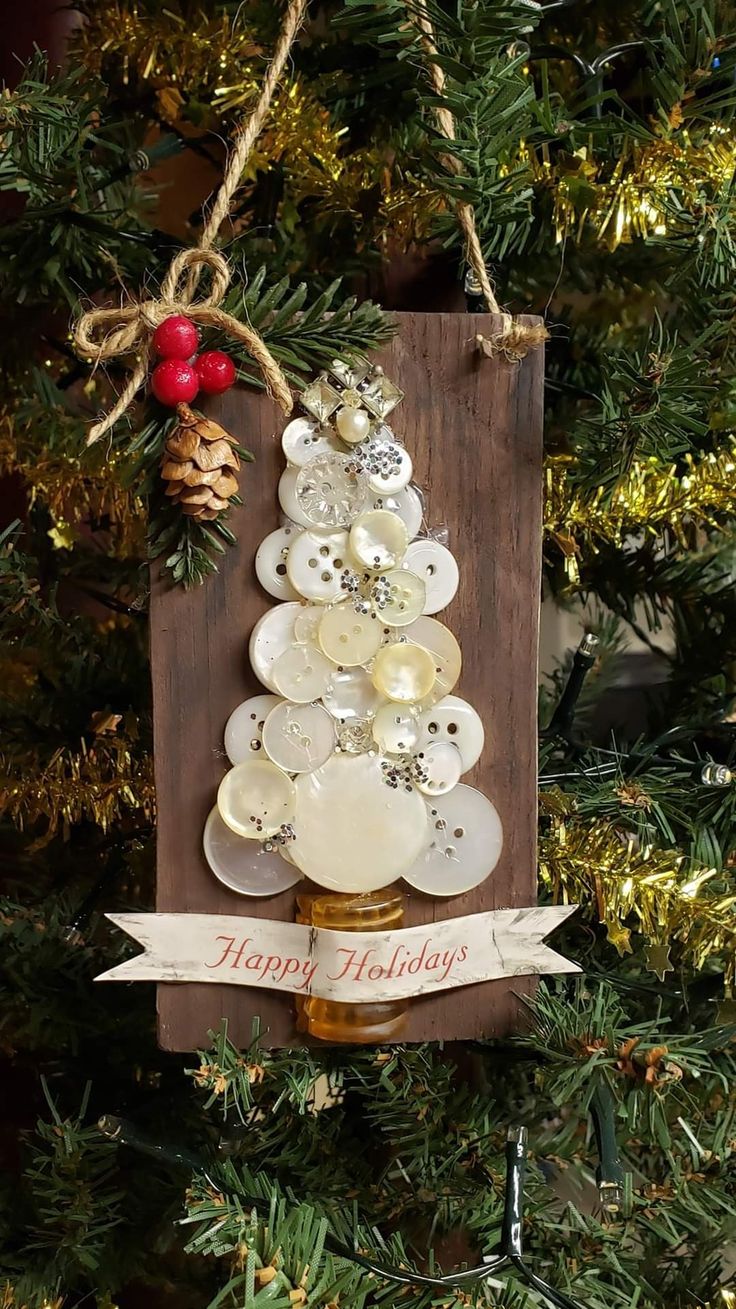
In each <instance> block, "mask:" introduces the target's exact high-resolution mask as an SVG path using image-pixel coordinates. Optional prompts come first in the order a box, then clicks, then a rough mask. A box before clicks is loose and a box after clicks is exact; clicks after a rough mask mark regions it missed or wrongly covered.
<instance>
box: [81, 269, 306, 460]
mask: <svg viewBox="0 0 736 1309" xmlns="http://www.w3.org/2000/svg"><path fill="white" fill-rule="evenodd" d="M205 269H206V270H207V271H208V273H209V275H210V289H209V293H208V294H207V295H205V296H202V297H201V298H199V299H196V300H195V299H194V296H195V294H196V290H197V285H198V283H199V279H200V277H201V275H202V273H203V272H204V270H205ZM229 285H230V268H229V265H228V262H227V260H226V259H225V257H224V256H223V255H222V254H220V252H219V251H218V250H212V249H208V250H204V249H201V248H199V247H196V248H194V249H188V250H180V251H179V253H178V254H177V255H175V256H174V258H173V259H172V261H171V264H170V266H169V269H168V271H167V273H166V276H165V277H164V280H163V282H162V283H161V292H160V294H159V296H158V297H157V298H156V299H149V300H136V301H133V302H132V303H131V304H128V305H121V306H120V307H119V308H117V309H90V310H88V311H87V313H86V314H83V315H82V317H81V318H80V319H79V320H78V321H77V323H76V324H75V327H74V345H75V347H76V350H77V352H78V353H79V354H80V355H84V356H86V357H87V358H89V359H91V361H92V364H93V367H97V365H98V364H100V363H102V362H103V360H106V359H116V358H119V357H120V356H122V355H130V354H135V355H136V363H135V367H134V368H133V370H132V372H131V374H130V377H129V379H128V381H127V383H126V385H125V388H124V390H123V391H122V393H121V395H120V396H119V398H118V400H117V401H116V403H115V404H114V405H113V407H112V409H111V410H110V411H109V413H107V414H105V416H104V418H102V419H100V421H99V422H98V423H95V424H94V425H93V426H92V427H91V428H90V430H89V434H88V436H87V445H93V444H94V442H95V441H99V439H100V437H101V436H104V434H105V432H108V431H109V430H110V428H111V427H112V426H113V424H114V423H116V422H117V420H118V418H120V417H121V415H122V414H124V413H125V412H126V410H127V409H128V407H129V406H130V404H131V403H132V401H133V399H134V398H135V395H136V394H137V392H138V391H139V390H140V388H141V387H142V386H143V384H144V382H145V381H146V378H147V376H148V365H149V359H150V355H151V339H152V336H153V333H154V332H155V330H156V328H157V327H158V325H159V323H162V322H164V320H165V319H166V318H170V317H171V316H172V315H173V314H184V315H185V316H186V317H187V318H190V319H191V321H192V322H193V323H197V324H199V325H200V326H202V327H215V328H218V329H219V330H220V331H223V332H226V333H227V335H228V336H230V337H232V338H233V339H234V340H236V341H239V342H240V343H241V345H243V346H244V347H245V349H246V350H247V351H248V353H249V354H250V355H251V356H252V358H253V359H255V361H256V363H257V364H258V366H259V368H260V370H261V372H262V373H263V378H264V381H265V383H266V390H267V391H268V393H269V395H271V396H272V397H273V398H274V399H275V400H276V401H277V402H278V404H279V405H280V406H281V408H282V410H283V411H284V413H285V414H289V413H291V410H292V408H293V403H294V402H293V398H292V395H291V391H290V389H289V385H288V382H287V381H286V378H285V377H284V374H283V372H282V371H281V369H280V367H279V365H278V364H277V362H276V360H275V359H274V357H273V355H272V354H271V351H270V350H269V348H268V346H267V345H266V343H265V341H264V340H263V338H262V337H261V336H259V334H258V332H256V331H254V330H253V328H251V327H249V326H248V325H247V324H246V323H241V322H239V320H238V319H237V318H233V316H232V314H229V313H227V312H226V311H225V310H224V309H221V308H220V306H221V304H222V301H223V300H224V298H225V294H226V292H227V289H228V286H229Z"/></svg>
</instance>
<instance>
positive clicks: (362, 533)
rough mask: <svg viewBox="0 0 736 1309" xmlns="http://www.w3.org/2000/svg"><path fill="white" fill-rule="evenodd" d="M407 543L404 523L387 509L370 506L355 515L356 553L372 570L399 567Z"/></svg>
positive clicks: (353, 539) (352, 536)
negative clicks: (371, 507)
mask: <svg viewBox="0 0 736 1309" xmlns="http://www.w3.org/2000/svg"><path fill="white" fill-rule="evenodd" d="M408 544H409V537H408V534H407V531H406V525H405V523H404V522H403V520H402V519H401V518H399V516H398V514H392V513H391V512H390V510H388V509H369V510H368V512H367V513H365V514H361V515H360V517H359V518H356V520H355V522H354V523H353V525H352V527H351V529H350V549H351V551H352V553H353V555H354V556H355V558H356V559H357V560H358V561H359V562H360V563H361V564H363V566H364V567H365V568H370V569H371V570H372V571H373V572H380V571H381V570H382V569H384V568H396V567H398V565H399V564H400V563H401V561H402V559H403V558H404V555H405V554H406V547H407V545H408Z"/></svg>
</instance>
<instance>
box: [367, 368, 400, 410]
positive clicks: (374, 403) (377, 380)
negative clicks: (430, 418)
mask: <svg viewBox="0 0 736 1309" xmlns="http://www.w3.org/2000/svg"><path fill="white" fill-rule="evenodd" d="M361 394H362V397H363V404H364V405H365V407H366V409H370V411H371V413H372V414H375V416H376V418H387V417H388V415H389V414H390V413H391V411H392V410H393V409H395V408H396V406H397V404H398V403H399V401H400V400H403V398H404V392H403V391H400V390H399V388H398V386H395V385H394V383H393V382H390V381H389V379H388V378H387V377H386V375H385V373H384V371H383V369H382V368H374V369H373V372H372V375H371V376H370V378H367V379H366V381H365V382H364V384H363V386H362V388H361Z"/></svg>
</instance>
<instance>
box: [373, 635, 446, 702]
mask: <svg viewBox="0 0 736 1309" xmlns="http://www.w3.org/2000/svg"><path fill="white" fill-rule="evenodd" d="M372 675H373V685H374V686H375V688H376V690H377V691H380V692H381V695H385V696H386V698H387V699H388V700H396V701H398V702H399V703H400V704H416V702H417V701H418V700H423V699H424V698H425V696H428V695H429V694H430V692H431V690H432V687H433V686H434V679H435V669H434V656H433V655H431V654H430V653H429V651H428V650H425V649H423V647H422V646H420V645H413V644H412V643H411V642H409V641H407V642H401V641H398V642H396V644H395V645H384V646H382V647H381V649H380V650H379V651H378V654H377V655H376V660H375V663H374V665H373V674H372Z"/></svg>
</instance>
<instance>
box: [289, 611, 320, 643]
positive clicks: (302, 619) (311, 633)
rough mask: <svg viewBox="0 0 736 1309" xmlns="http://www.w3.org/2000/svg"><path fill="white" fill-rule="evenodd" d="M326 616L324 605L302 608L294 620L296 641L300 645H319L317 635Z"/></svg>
mask: <svg viewBox="0 0 736 1309" xmlns="http://www.w3.org/2000/svg"><path fill="white" fill-rule="evenodd" d="M324 616H325V609H324V605H301V606H300V610H299V613H298V614H297V616H296V618H295V619H294V640H295V641H296V642H297V644H298V645H319V639H318V636H317V633H318V632H319V625H320V623H321V622H322V619H323V618H324Z"/></svg>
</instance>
